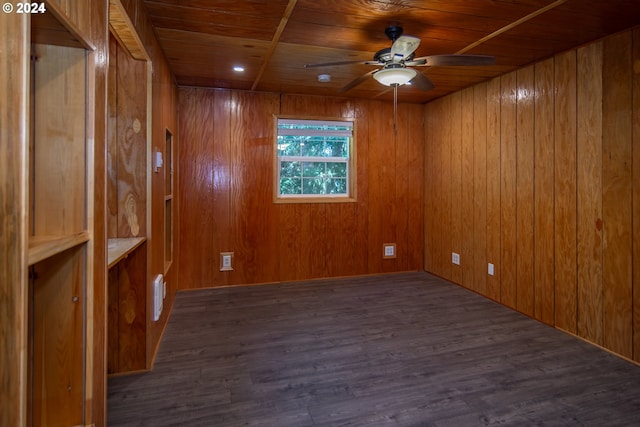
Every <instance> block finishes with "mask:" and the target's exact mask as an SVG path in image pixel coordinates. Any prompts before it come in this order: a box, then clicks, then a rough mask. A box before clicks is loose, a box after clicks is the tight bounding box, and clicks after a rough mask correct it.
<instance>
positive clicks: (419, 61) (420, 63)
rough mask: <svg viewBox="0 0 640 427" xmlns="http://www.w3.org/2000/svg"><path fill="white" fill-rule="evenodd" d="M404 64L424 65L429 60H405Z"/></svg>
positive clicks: (410, 65)
mask: <svg viewBox="0 0 640 427" xmlns="http://www.w3.org/2000/svg"><path fill="white" fill-rule="evenodd" d="M404 65H406V66H407V67H424V66H426V65H427V60H426V59H425V58H422V59H420V58H417V59H412V60H411V61H404Z"/></svg>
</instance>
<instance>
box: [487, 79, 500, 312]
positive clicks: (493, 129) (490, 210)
mask: <svg viewBox="0 0 640 427" xmlns="http://www.w3.org/2000/svg"><path fill="white" fill-rule="evenodd" d="M500 121H501V115H500V79H499V78H495V79H493V80H490V81H489V82H488V83H487V157H486V163H487V250H486V260H487V262H489V263H492V264H493V265H494V275H493V276H491V275H488V276H487V293H486V296H487V297H489V298H491V299H492V300H494V301H500V282H501V276H500V266H501V262H500V239H501V234H502V233H501V227H500Z"/></svg>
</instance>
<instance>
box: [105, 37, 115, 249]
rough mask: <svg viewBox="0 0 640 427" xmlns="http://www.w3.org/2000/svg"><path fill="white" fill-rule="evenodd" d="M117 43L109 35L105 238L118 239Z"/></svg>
mask: <svg viewBox="0 0 640 427" xmlns="http://www.w3.org/2000/svg"><path fill="white" fill-rule="evenodd" d="M117 76H118V41H117V40H116V38H115V37H114V36H113V34H111V33H109V71H108V77H107V78H108V83H107V118H106V120H107V138H106V139H107V147H106V161H107V238H110V239H113V238H116V237H118V91H117V89H118V80H117Z"/></svg>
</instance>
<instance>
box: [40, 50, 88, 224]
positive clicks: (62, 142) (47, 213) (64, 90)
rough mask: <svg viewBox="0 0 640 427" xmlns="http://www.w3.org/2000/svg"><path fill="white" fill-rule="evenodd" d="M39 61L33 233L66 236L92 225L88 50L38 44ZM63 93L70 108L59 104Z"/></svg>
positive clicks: (66, 104)
mask: <svg viewBox="0 0 640 427" xmlns="http://www.w3.org/2000/svg"><path fill="white" fill-rule="evenodd" d="M35 57H36V58H37V59H36V61H35V71H34V80H35V82H34V85H35V88H34V89H35V96H36V99H37V101H36V102H35V105H34V113H33V114H34V123H33V132H34V140H35V141H42V143H39V144H35V146H34V153H33V156H34V162H33V167H34V173H33V175H34V177H33V194H32V196H33V204H34V213H35V215H34V218H33V230H34V233H35V234H36V235H40V236H61V235H64V234H72V233H76V232H79V231H82V230H84V229H85V227H86V223H85V213H86V210H85V199H84V195H85V194H86V192H85V173H86V172H85V168H84V165H85V156H86V151H85V141H84V137H85V95H86V92H85V91H86V88H85V86H84V82H85V72H86V69H85V67H86V63H85V52H84V51H83V50H81V49H72V48H66V47H59V46H50V45H35ZM52 76H55V78H53V77H52ZM61 94H64V95H63V96H65V97H66V99H65V108H60V106H59V104H58V103H59V100H60V96H61ZM45 142H46V143H45ZM48 164H53V165H57V166H56V167H47V165H48ZM52 188H56V189H63V188H64V191H52Z"/></svg>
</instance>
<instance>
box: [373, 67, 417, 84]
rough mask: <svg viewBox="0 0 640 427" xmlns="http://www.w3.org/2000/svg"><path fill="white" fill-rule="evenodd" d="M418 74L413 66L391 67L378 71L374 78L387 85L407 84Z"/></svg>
mask: <svg viewBox="0 0 640 427" xmlns="http://www.w3.org/2000/svg"><path fill="white" fill-rule="evenodd" d="M416 74H417V72H416V70H414V69H413V68H404V67H389V68H383V69H382V70H378V71H376V72H375V73H374V74H373V78H374V79H376V80H377V81H378V82H379V83H381V84H383V85H385V86H393V85H406V84H407V83H409V82H410V81H411V79H413V78H414V77H415V76H416Z"/></svg>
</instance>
